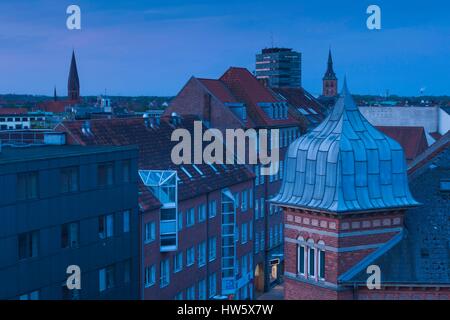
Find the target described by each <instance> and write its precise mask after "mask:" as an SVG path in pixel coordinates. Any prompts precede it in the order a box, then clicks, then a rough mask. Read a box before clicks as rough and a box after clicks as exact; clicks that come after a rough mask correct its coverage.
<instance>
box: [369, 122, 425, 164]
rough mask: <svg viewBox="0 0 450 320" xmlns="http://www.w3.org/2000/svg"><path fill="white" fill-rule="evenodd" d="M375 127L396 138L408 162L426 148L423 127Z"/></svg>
mask: <svg viewBox="0 0 450 320" xmlns="http://www.w3.org/2000/svg"><path fill="white" fill-rule="evenodd" d="M377 129H378V130H380V131H382V132H383V133H384V134H386V135H388V136H389V137H391V138H392V139H394V140H396V141H397V142H398V143H400V145H401V146H402V147H403V150H404V151H405V156H406V160H407V161H408V162H410V161H412V160H414V159H415V158H416V157H417V156H418V155H419V154H421V153H422V152H424V151H425V150H426V149H427V148H428V143H427V138H426V136H425V130H424V128H423V127H387V126H377Z"/></svg>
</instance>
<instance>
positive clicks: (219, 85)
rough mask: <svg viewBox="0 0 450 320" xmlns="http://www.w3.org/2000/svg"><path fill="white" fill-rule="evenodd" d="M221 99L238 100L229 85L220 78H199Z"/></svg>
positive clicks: (225, 100) (226, 100)
mask: <svg viewBox="0 0 450 320" xmlns="http://www.w3.org/2000/svg"><path fill="white" fill-rule="evenodd" d="M197 79H198V80H199V81H200V82H201V83H202V84H203V85H204V86H205V87H206V88H207V89H208V90H209V91H210V92H211V93H212V94H213V95H214V96H215V97H216V98H218V99H219V100H220V101H222V102H224V103H226V102H232V103H233V102H238V101H237V100H236V98H235V97H234V96H233V94H232V93H231V91H230V90H229V89H228V88H227V86H226V85H225V84H224V83H223V82H222V81H220V80H215V79H202V78H197Z"/></svg>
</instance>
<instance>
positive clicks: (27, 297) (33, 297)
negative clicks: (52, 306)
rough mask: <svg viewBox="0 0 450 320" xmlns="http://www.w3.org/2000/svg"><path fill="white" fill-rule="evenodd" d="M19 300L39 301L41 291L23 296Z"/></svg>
mask: <svg viewBox="0 0 450 320" xmlns="http://www.w3.org/2000/svg"><path fill="white" fill-rule="evenodd" d="M19 300H39V290H36V291H33V292H29V293H25V294H22V295H21V296H19Z"/></svg>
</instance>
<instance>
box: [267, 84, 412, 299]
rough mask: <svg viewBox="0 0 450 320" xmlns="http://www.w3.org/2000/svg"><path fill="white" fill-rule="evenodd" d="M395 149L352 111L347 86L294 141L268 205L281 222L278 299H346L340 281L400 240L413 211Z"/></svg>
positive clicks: (403, 164) (355, 109)
mask: <svg viewBox="0 0 450 320" xmlns="http://www.w3.org/2000/svg"><path fill="white" fill-rule="evenodd" d="M406 169H407V167H406V162H405V156H404V152H403V150H402V148H401V146H400V145H399V144H398V143H397V142H396V141H394V140H392V139H391V138H389V137H388V136H386V135H384V134H383V133H381V132H380V131H378V130H377V129H375V128H374V127H373V126H372V125H371V124H370V123H369V122H368V121H367V120H366V119H365V118H364V117H363V116H362V115H361V113H360V112H359V109H358V107H357V106H356V104H355V102H354V101H353V98H352V96H351V94H350V93H349V91H348V89H347V86H346V83H345V81H344V87H343V90H342V93H341V95H340V96H339V97H338V99H337V102H336V104H335V106H334V108H333V110H332V111H331V114H330V115H329V116H328V117H327V118H326V119H325V120H324V121H323V122H322V123H321V124H320V125H319V126H318V127H317V128H316V129H315V130H313V131H311V132H310V133H308V134H306V135H304V136H302V137H300V138H299V139H297V140H296V141H294V142H293V143H292V144H291V145H290V147H289V151H288V153H287V159H286V160H285V176H284V179H283V184H282V187H281V189H280V192H279V194H278V195H277V196H276V197H275V198H273V199H272V203H273V204H275V205H278V206H281V207H282V208H283V211H284V223H285V229H284V231H285V232H284V234H285V249H284V250H285V252H284V255H285V278H284V279H285V299H352V298H354V293H353V291H352V289H353V288H352V287H351V286H349V285H348V283H347V285H346V279H349V278H351V277H352V276H353V275H354V274H357V273H360V272H361V271H363V270H364V272H365V270H366V269H365V267H366V264H365V262H367V261H370V260H371V259H373V258H375V257H376V256H379V255H381V254H383V253H385V252H386V251H387V250H389V249H390V248H391V247H392V246H394V245H395V244H396V243H398V242H399V241H400V240H401V238H402V237H403V234H404V229H403V218H404V214H405V211H406V209H407V208H410V207H413V206H417V205H418V203H417V202H416V201H415V200H414V198H413V197H412V195H411V193H410V191H409V186H408V180H407V174H406Z"/></svg>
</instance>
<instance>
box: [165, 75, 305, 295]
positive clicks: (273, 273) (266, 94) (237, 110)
mask: <svg viewBox="0 0 450 320" xmlns="http://www.w3.org/2000/svg"><path fill="white" fill-rule="evenodd" d="M174 112H175V113H177V114H180V115H195V116H197V117H199V118H200V119H202V121H203V122H204V123H206V125H207V126H208V127H209V128H217V129H219V130H221V131H222V132H225V130H226V129H237V128H241V129H250V128H251V129H255V130H258V129H279V134H280V141H279V146H280V147H279V151H280V152H279V154H280V166H279V168H280V170H279V172H278V173H276V174H274V175H270V176H264V175H260V174H259V171H260V167H261V166H259V165H253V166H249V167H252V170H253V172H255V175H256V178H255V189H254V201H255V207H254V212H255V214H254V228H253V232H254V235H253V237H254V259H253V263H254V265H253V270H254V275H255V280H254V283H255V289H256V291H257V293H260V292H264V291H267V290H269V289H270V288H271V286H273V285H275V284H277V283H280V282H281V281H282V276H283V261H284V258H283V228H282V224H283V219H282V215H281V211H280V210H278V209H277V208H275V207H273V206H271V205H269V204H268V203H267V200H268V199H269V198H271V197H273V196H274V195H275V194H276V193H277V192H278V190H279V188H280V180H281V176H282V173H283V170H284V157H285V153H286V149H287V146H288V145H289V144H290V143H291V142H292V141H293V140H294V139H295V138H297V137H298V136H300V134H301V132H302V131H303V130H304V128H303V126H302V122H300V121H299V119H298V118H296V117H295V115H294V114H293V113H292V112H291V108H290V106H289V104H288V103H287V102H286V100H284V99H282V98H281V97H280V96H279V95H277V94H276V93H275V92H274V91H272V90H271V89H269V88H268V87H266V86H264V85H263V84H262V83H261V82H259V81H258V80H257V79H256V78H255V77H254V76H253V75H252V74H251V73H250V72H249V71H248V70H246V69H243V68H230V69H229V70H227V71H226V72H225V74H224V75H223V76H222V77H221V78H220V79H217V80H216V79H199V78H195V77H193V78H191V79H190V80H189V81H188V83H187V84H186V85H185V86H184V88H183V89H182V90H181V91H180V92H179V94H178V95H177V96H176V97H175V98H174V99H173V100H172V102H171V105H170V106H169V108H168V109H167V110H166V112H165V114H166V115H170V114H172V113H174Z"/></svg>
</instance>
